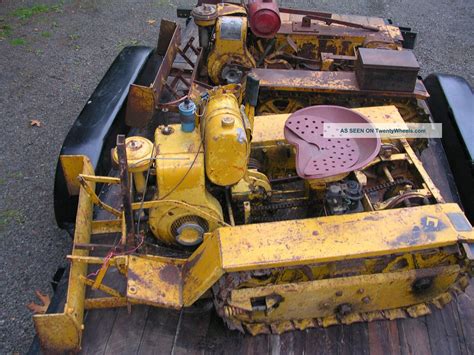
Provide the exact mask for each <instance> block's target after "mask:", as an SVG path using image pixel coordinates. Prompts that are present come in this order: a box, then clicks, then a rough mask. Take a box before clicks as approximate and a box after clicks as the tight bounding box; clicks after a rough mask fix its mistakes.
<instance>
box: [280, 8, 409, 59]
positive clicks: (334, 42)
mask: <svg viewBox="0 0 474 355" xmlns="http://www.w3.org/2000/svg"><path fill="white" fill-rule="evenodd" d="M280 18H281V21H282V26H281V29H280V31H279V32H278V34H277V36H276V39H277V43H276V48H283V50H284V51H285V52H288V53H293V54H294V53H295V49H296V50H297V53H302V52H303V53H305V55H306V56H311V58H314V59H320V57H321V53H323V52H328V53H331V54H335V55H346V56H354V55H355V50H356V48H358V47H372V48H384V49H393V50H397V49H402V40H403V37H402V35H401V32H400V29H399V28H398V27H396V26H392V25H387V24H386V23H384V21H383V20H382V19H380V18H375V17H366V16H354V15H337V14H334V15H332V18H333V19H336V20H342V21H348V22H354V23H359V24H362V25H365V26H371V27H377V28H378V29H379V31H377V32H372V31H364V30H360V29H355V28H348V27H345V28H344V27H342V28H341V27H339V26H334V25H331V26H327V25H325V24H323V23H320V22H317V21H313V23H312V24H311V26H310V27H307V28H305V27H302V26H301V25H298V24H301V21H302V18H303V16H302V15H294V14H285V13H282V14H280ZM288 36H289V37H291V40H292V45H291V46H289V45H287V43H288V42H287V37H288Z"/></svg>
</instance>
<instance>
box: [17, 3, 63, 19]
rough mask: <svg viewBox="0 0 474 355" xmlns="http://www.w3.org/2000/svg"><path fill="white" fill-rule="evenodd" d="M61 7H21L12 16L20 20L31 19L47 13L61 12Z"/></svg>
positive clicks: (39, 5)
mask: <svg viewBox="0 0 474 355" xmlns="http://www.w3.org/2000/svg"><path fill="white" fill-rule="evenodd" d="M61 11H62V7H61V5H51V6H49V5H44V4H38V5H33V6H30V7H20V8H18V9H16V10H15V11H13V12H12V16H15V17H16V18H19V19H20V20H26V19H29V18H31V17H33V16H35V15H39V14H44V13H47V12H61Z"/></svg>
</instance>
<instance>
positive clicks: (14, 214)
mask: <svg viewBox="0 0 474 355" xmlns="http://www.w3.org/2000/svg"><path fill="white" fill-rule="evenodd" d="M186 3H191V1H189V2H187V1H184V0H183V1H181V2H176V1H168V0H155V1H151V0H136V1H131V0H127V1H125V0H123V1H117V2H112V1H107V0H95V1H94V0H82V1H79V0H75V1H73V0H65V1H61V2H58V1H45V0H36V1H18V0H17V1H12V0H10V1H8V0H7V1H5V0H4V1H0V92H1V93H2V94H1V95H0V120H1V121H0V124H1V127H3V134H4V137H5V138H4V139H1V140H0V149H1V151H2V154H1V159H0V196H1V200H0V242H1V247H0V257H1V258H0V263H1V270H2V277H1V279H0V290H1V291H0V292H1V294H0V354H5V353H14V352H19V353H24V352H25V351H26V350H27V349H28V346H29V343H30V342H31V339H32V337H33V333H34V331H33V326H32V322H31V314H30V312H29V311H28V310H27V309H26V307H25V305H26V304H27V303H29V302H30V301H32V300H34V299H35V296H34V290H42V291H43V292H47V293H51V291H50V286H49V282H50V280H51V277H52V276H53V274H54V272H55V270H56V268H57V267H58V265H59V264H61V263H64V262H65V255H66V253H67V252H68V251H69V248H70V240H69V237H68V236H67V235H66V233H65V232H63V231H61V230H59V229H58V228H57V227H56V226H55V221H54V215H53V203H52V202H53V198H52V190H53V176H54V169H55V165H56V159H57V155H58V152H59V150H60V147H61V143H62V140H63V139H64V137H65V136H66V133H67V131H68V129H69V127H70V126H71V124H72V122H73V121H74V119H75V118H76V116H77V115H78V113H79V112H80V110H81V108H82V106H83V104H84V103H85V101H86V100H87V98H88V97H89V95H90V94H91V93H92V91H93V90H94V88H95V86H96V85H97V84H98V82H99V80H100V79H101V77H102V75H103V74H104V73H105V71H106V70H107V68H108V66H109V65H110V64H111V62H112V61H113V59H114V58H115V56H116V55H117V54H118V52H119V51H120V49H121V48H123V47H124V46H127V45H134V44H146V45H154V43H155V42H156V39H157V34H158V24H159V20H160V18H161V17H166V18H170V19H172V18H174V14H175V9H176V6H177V5H185V4H186ZM193 3H194V1H193ZM280 4H281V5H283V6H291V7H306V8H314V9H318V10H321V11H333V12H339V13H354V14H365V15H371V16H380V17H386V18H392V19H394V20H395V21H396V22H398V23H400V24H401V25H405V26H411V27H413V28H414V29H415V30H416V31H417V32H418V33H419V39H418V44H417V48H416V51H415V52H416V54H417V56H418V59H419V61H420V63H421V65H422V67H423V71H422V74H423V75H426V74H428V73H430V72H434V71H439V72H448V73H454V74H458V75H462V76H464V77H466V78H467V79H468V80H469V81H470V82H471V84H472V83H474V61H473V60H472V54H473V53H474V40H473V38H474V33H473V32H474V31H473V26H472V22H471V18H472V17H473V16H474V1H472V0H423V1H411V0H398V1H388V0H367V1H362V0H358V1H355V0H345V1H342V0H340V1H336V0H319V1H305V2H304V4H301V3H300V1H280ZM38 5H41V6H38ZM32 7H33V8H32ZM21 8H28V9H29V10H26V11H25V10H20V11H19V10H18V9H21ZM32 9H34V11H32ZM148 20H156V22H155V23H154V22H153V21H148ZM31 120H37V121H39V123H40V127H36V126H31V125H30V121H31Z"/></svg>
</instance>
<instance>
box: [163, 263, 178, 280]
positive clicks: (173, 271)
mask: <svg viewBox="0 0 474 355" xmlns="http://www.w3.org/2000/svg"><path fill="white" fill-rule="evenodd" d="M180 276H181V275H180V273H179V269H178V268H177V267H176V266H174V265H165V266H164V267H163V268H162V269H161V270H160V278H161V279H162V280H163V281H166V282H167V283H169V284H171V285H177V284H179V282H180V279H181V277H180Z"/></svg>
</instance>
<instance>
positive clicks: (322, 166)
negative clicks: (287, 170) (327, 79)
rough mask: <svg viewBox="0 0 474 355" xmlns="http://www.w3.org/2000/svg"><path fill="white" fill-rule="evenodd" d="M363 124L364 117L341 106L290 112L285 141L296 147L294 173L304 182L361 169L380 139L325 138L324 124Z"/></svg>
mask: <svg viewBox="0 0 474 355" xmlns="http://www.w3.org/2000/svg"><path fill="white" fill-rule="evenodd" d="M325 123H326V124H327V123H348V124H351V123H354V124H356V123H357V124H358V123H366V124H371V123H370V121H369V120H368V119H367V118H366V117H364V116H363V115H361V114H359V113H357V112H355V111H352V110H350V109H347V108H345V107H340V106H325V105H321V106H312V107H307V108H304V109H302V110H299V111H296V112H295V113H293V114H292V115H291V116H290V117H289V118H288V119H287V121H286V123H285V132H284V133H285V138H286V140H287V141H288V142H289V143H290V144H292V145H294V146H295V147H296V151H297V153H296V171H297V173H298V175H299V176H300V177H301V178H303V179H322V178H326V177H330V176H334V175H338V174H342V173H345V172H350V171H354V170H357V169H360V168H362V167H364V166H365V165H367V164H368V163H370V162H371V161H372V160H373V159H374V158H375V157H376V156H377V154H378V153H379V150H380V138H379V137H377V136H375V135H374V137H373V138H346V137H344V138H343V137H338V136H337V135H336V136H334V137H331V138H326V137H324V124H325Z"/></svg>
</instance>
